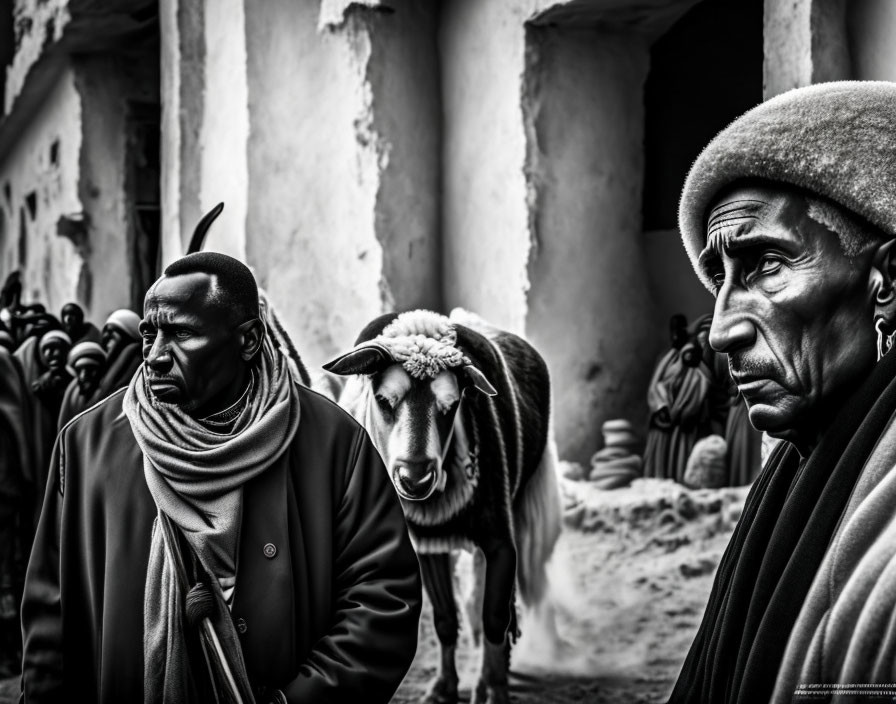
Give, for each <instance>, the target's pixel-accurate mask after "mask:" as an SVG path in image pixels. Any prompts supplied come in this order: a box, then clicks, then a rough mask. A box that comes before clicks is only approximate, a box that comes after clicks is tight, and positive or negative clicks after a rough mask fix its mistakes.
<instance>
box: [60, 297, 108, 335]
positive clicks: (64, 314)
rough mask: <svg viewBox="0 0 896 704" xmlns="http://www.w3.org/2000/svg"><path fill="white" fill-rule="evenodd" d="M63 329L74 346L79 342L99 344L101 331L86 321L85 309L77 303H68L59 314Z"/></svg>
mask: <svg viewBox="0 0 896 704" xmlns="http://www.w3.org/2000/svg"><path fill="white" fill-rule="evenodd" d="M59 320H60V321H61V322H62V329H63V330H64V331H65V332H66V334H67V335H68V336H69V337H70V338H71V339H72V344H78V343H79V342H87V341H90V342H99V341H100V331H99V330H97V329H96V325H94V324H93V323H91V322H90V321H88V320H85V319H84V309H83V308H81V306H79V305H78V304H77V303H66V304H65V305H64V306H62V311H61V312H60V314H59Z"/></svg>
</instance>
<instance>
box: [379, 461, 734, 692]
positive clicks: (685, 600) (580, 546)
mask: <svg viewBox="0 0 896 704" xmlns="http://www.w3.org/2000/svg"><path fill="white" fill-rule="evenodd" d="M563 487H564V501H565V504H566V505H565V523H566V527H565V531H564V534H563V536H562V537H561V541H560V544H559V545H558V550H557V558H556V559H555V563H556V564H554V565H553V566H552V567H553V569H552V580H553V582H554V583H555V584H556V590H555V591H556V598H557V601H558V613H557V630H558V631H559V633H560V634H561V638H562V639H563V641H565V642H564V643H563V644H561V646H560V650H559V652H553V653H551V652H544V648H539V647H538V646H539V645H544V642H545V640H546V636H545V635H544V634H542V633H535V634H533V633H531V631H530V632H528V633H527V631H526V622H525V620H523V621H522V623H521V628H522V630H523V637H522V639H521V642H520V643H519V644H518V645H517V647H516V648H515V651H514V656H513V657H512V659H511V669H512V675H511V680H510V685H511V694H512V698H513V700H514V701H515V702H517V703H518V704H566V703H568V702H589V703H594V704H648V703H650V704H652V703H654V702H664V701H666V698H667V697H668V694H669V692H670V690H671V688H672V685H673V683H674V681H675V677H676V676H677V675H678V671H679V669H680V668H681V664H682V662H683V660H684V657H685V655H686V654H687V650H688V648H689V646H690V643H691V641H692V639H693V637H694V634H695V633H696V630H697V627H698V626H699V624H700V619H701V617H702V613H703V608H704V606H705V604H706V600H707V597H708V596H709V591H710V588H711V586H712V578H713V574H714V572H715V568H716V567H717V565H718V562H719V560H720V559H721V556H722V552H723V551H724V549H725V545H726V544H727V542H728V539H729V537H730V535H731V531H732V529H733V527H734V523H735V522H736V520H737V518H738V517H739V516H740V512H741V509H742V507H743V502H744V499H745V498H746V494H747V488H739V489H722V490H715V491H712V490H701V491H689V490H687V489H685V488H683V487H681V486H679V485H677V484H675V483H674V482H671V481H667V480H646V479H644V480H642V479H639V480H636V481H635V482H634V483H633V485H632V486H631V487H627V488H623V489H616V490H613V491H602V490H599V489H595V488H593V487H592V486H591V485H590V484H588V483H587V482H569V481H566V480H564V485H563ZM458 570H459V572H460V573H461V574H460V577H459V579H460V581H461V582H465V581H468V576H469V560H467V561H464V560H461V561H460V562H459V567H458ZM536 630H537V629H536ZM548 651H550V649H548ZM458 653H459V656H458V672H459V674H460V679H461V699H462V701H469V700H470V694H471V689H472V687H473V686H474V685H475V682H476V678H477V666H478V652H477V650H476V648H474V647H473V645H472V643H471V640H470V636H469V627H468V626H465V627H463V628H462V635H461V642H460V644H459V647H458ZM437 666H438V644H437V641H436V638H435V634H434V631H433V628H432V621H431V614H430V612H429V610H428V607H427V609H426V610H425V611H424V616H423V618H422V619H421V624H420V646H419V648H418V651H417V657H416V659H415V661H414V664H413V665H412V667H411V670H410V672H409V673H408V675H407V677H406V678H405V680H404V682H403V683H402V685H401V687H400V689H399V690H398V692H397V693H396V695H395V697H394V698H393V699H392V703H393V704H411V703H412V702H418V701H420V699H421V697H422V695H423V694H424V692H425V691H426V686H427V684H428V682H429V680H430V679H431V678H432V677H434V675H435V673H436V670H437Z"/></svg>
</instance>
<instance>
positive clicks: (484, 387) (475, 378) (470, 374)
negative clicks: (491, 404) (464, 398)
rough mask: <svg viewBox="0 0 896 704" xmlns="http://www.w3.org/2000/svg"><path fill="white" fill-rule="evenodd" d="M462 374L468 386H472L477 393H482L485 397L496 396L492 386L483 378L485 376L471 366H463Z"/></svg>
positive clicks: (496, 393)
mask: <svg viewBox="0 0 896 704" xmlns="http://www.w3.org/2000/svg"><path fill="white" fill-rule="evenodd" d="M464 374H466V376H467V379H468V381H469V382H470V386H472V387H473V388H474V389H476V390H477V391H480V392H482V393H484V394H485V395H486V396H497V395H498V392H497V391H496V390H495V387H494V386H492V385H491V382H490V381H489V380H488V379H486V378H485V374H483V373H482V372H481V371H479V370H478V369H477V368H476V367H474V366H473V365H472V364H467V365H466V366H464Z"/></svg>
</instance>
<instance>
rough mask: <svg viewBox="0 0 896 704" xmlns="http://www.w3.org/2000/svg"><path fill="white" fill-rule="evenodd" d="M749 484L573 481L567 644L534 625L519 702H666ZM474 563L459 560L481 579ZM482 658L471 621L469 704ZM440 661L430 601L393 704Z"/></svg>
mask: <svg viewBox="0 0 896 704" xmlns="http://www.w3.org/2000/svg"><path fill="white" fill-rule="evenodd" d="M746 493H747V488H740V489H721V490H701V491H689V490H688V489H685V488H683V487H681V486H679V485H677V484H675V483H674V482H671V481H668V480H654V479H638V480H636V481H635V482H634V483H633V484H632V486H630V487H626V488H623V489H615V490H613V491H602V490H600V489H595V488H594V487H593V486H592V485H591V484H589V483H588V482H571V481H568V480H563V495H564V504H565V506H564V517H565V518H564V522H565V530H564V533H563V535H562V537H561V539H560V543H559V545H558V548H557V553H556V556H555V560H554V563H553V564H552V569H551V577H552V582H553V584H554V595H555V602H556V604H557V619H556V621H557V631H558V632H559V634H560V636H561V638H562V641H563V642H562V643H560V644H559V645H558V646H556V647H546V646H549V645H550V644H551V639H550V638H549V637H548V636H547V635H546V634H545V633H543V632H541V631H540V629H538V628H533V627H531V625H532V624H531V623H530V624H529V625H530V627H529V628H528V629H527V622H526V620H525V615H523V616H521V624H520V626H521V629H522V631H523V636H522V638H521V640H520V642H519V643H518V644H517V646H516V648H515V649H514V655H513V657H512V660H511V668H512V673H511V679H510V685H511V694H512V698H513V701H514V702H516V703H517V704H568V703H570V702H588V703H589V704H654V703H656V702H664V701H665V700H666V697H667V696H668V694H669V691H670V690H671V687H672V684H673V683H674V681H675V677H676V676H677V674H678V670H679V669H680V667H681V663H682V661H683V660H684V657H685V655H686V654H687V650H688V647H689V646H690V643H691V640H692V639H693V637H694V633H695V632H696V630H697V627H698V626H699V623H700V618H701V616H702V613H703V608H704V606H705V604H706V599H707V597H708V595H709V590H710V587H711V585H712V577H713V574H714V572H715V568H716V566H717V565H718V562H719V559H720V558H721V556H722V552H723V550H724V549H725V545H726V544H727V542H728V538H729V537H730V535H731V530H732V529H733V527H734V523H735V522H736V520H737V518H738V517H739V516H740V511H741V509H742V507H743V502H744V499H745V497H746ZM470 563H471V560H470V559H469V557H468V556H462V557H461V558H460V559H459V561H458V581H459V583H460V586H461V587H462V588H463V587H464V586H465V585H466V584H468V583H469V572H470V569H469V566H470ZM478 657H479V653H478V651H477V649H476V648H475V647H474V646H473V645H472V643H471V639H470V630H469V627H468V625H467V624H464V626H462V633H461V641H460V644H459V647H458V672H459V674H460V679H461V700H462V701H464V702H468V701H469V700H470V692H471V688H472V687H473V685H474V684H475V682H476V678H477V666H478ZM438 659H439V652H438V644H437V641H436V637H435V633H434V631H433V628H432V618H431V613H430V611H429V607H428V605H427V606H426V607H425V610H424V614H423V618H422V619H421V623H420V646H419V648H418V651H417V657H416V659H415V660H414V663H413V665H412V667H411V670H410V671H409V672H408V675H407V677H406V678H405V680H404V682H403V683H402V685H401V687H400V688H399V690H398V692H397V693H396V695H395V697H394V698H393V699H392V704H411V703H412V702H413V703H416V702H419V701H420V699H421V698H422V696H423V694H424V692H425V691H426V687H427V684H428V683H429V681H430V680H431V679H432V678H433V677H434V676H435V673H436V669H437V664H438ZM18 688H19V681H18V678H12V679H8V680H0V704H11V703H12V702H16V701H17V700H18Z"/></svg>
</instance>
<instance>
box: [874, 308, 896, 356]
mask: <svg viewBox="0 0 896 704" xmlns="http://www.w3.org/2000/svg"><path fill="white" fill-rule="evenodd" d="M883 323H884V319H883V317H880V318H877V319H876V320H875V321H874V330H875V331H876V332H877V361H880V358H881V357H883V356H884V355H885V354H886V353H887V352H889V351H890V348H891V347H892V346H893V340H894V339H896V330H893V332H891V333H890V334H889V335H887V334H885V333H884V331H883V330H882V329H881V326H882V325H883Z"/></svg>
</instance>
